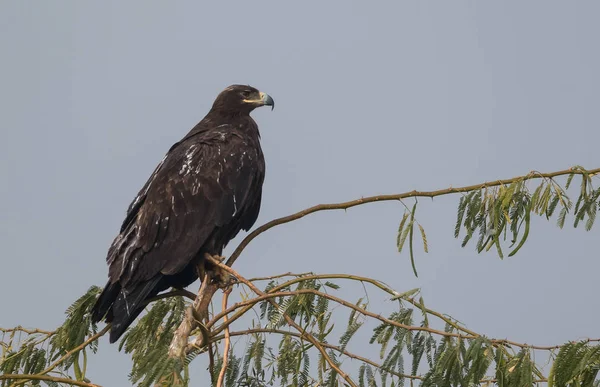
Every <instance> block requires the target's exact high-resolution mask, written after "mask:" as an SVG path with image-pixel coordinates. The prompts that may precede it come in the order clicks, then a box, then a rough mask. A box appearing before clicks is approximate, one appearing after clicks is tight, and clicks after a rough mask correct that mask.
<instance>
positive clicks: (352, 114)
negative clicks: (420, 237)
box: [0, 0, 600, 386]
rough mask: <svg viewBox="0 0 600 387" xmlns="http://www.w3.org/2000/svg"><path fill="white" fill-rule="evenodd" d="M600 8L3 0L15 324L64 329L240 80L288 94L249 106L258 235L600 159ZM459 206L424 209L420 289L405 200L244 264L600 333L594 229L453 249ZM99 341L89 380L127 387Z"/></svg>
mask: <svg viewBox="0 0 600 387" xmlns="http://www.w3.org/2000/svg"><path fill="white" fill-rule="evenodd" d="M599 17H600V3H598V2H595V1H578V2H562V1H547V0H544V1H542V0H540V1H528V2H522V1H503V2H477V1H452V2H450V1H438V2H430V1H418V2H417V1H411V2H409V1H385V2H384V1H381V2H364V1H362V2H358V1H330V2H322V1H319V2H316V1H302V2H281V1H264V2H248V1H243V2H242V1H238V2H212V3H211V4H208V3H204V2H192V1H188V2H184V1H181V2H162V1H130V2H120V1H107V2H77V1H57V2H41V1H40V2H27V1H3V2H1V3H0V52H1V54H0V55H1V61H0V135H1V137H0V138H1V140H0V256H1V259H2V265H1V273H2V281H0V297H1V306H2V307H1V313H0V326H2V327H10V326H14V325H17V324H22V325H24V326H27V327H39V328H45V329H53V328H54V327H56V326H57V325H59V324H60V323H62V321H63V318H64V314H63V311H64V310H65V309H66V307H67V306H68V305H69V304H70V303H71V302H72V301H73V300H75V299H76V298H78V297H79V296H80V295H81V294H82V293H83V292H85V291H86V290H87V289H88V288H89V287H90V286H91V285H94V284H95V285H102V286H103V285H104V283H105V281H106V278H107V267H106V264H105V256H106V251H107V249H108V246H109V244H110V242H111V241H112V239H113V238H114V236H115V235H116V233H117V232H118V229H119V226H120V223H121V221H122V219H123V216H124V213H125V209H126V208H127V206H128V205H129V203H130V201H131V200H132V199H133V197H134V195H135V194H136V193H137V191H138V189H139V188H140V187H141V186H142V185H143V184H144V182H145V181H146V179H147V178H148V177H149V175H150V173H151V172H152V171H153V169H154V167H155V166H156V164H157V163H158V162H159V160H160V159H161V158H162V157H163V155H164V153H165V152H166V151H167V150H168V149H169V147H170V146H171V144H172V143H174V142H176V141H177V140H179V139H180V138H181V137H182V136H183V135H184V134H185V133H187V131H188V130H189V129H190V128H191V127H192V126H193V125H195V124H196V123H197V122H198V121H199V120H200V119H202V117H203V116H204V115H205V114H206V112H207V111H208V109H209V108H210V106H211V104H212V102H213V100H214V98H215V96H216V95H217V94H218V93H219V92H220V91H221V90H222V89H224V88H225V87H226V86H228V85H230V84H233V83H242V84H250V85H252V86H255V87H257V88H259V89H260V90H262V91H265V92H267V93H269V94H270V95H271V96H273V98H274V99H275V101H276V109H275V110H274V111H273V112H271V111H270V110H268V109H259V110H257V111H256V112H255V113H254V114H253V116H254V117H255V119H256V121H257V122H258V123H259V126H260V128H261V132H262V138H263V140H262V144H263V150H264V153H265V157H266V160H267V177H266V181H265V185H264V194H263V206H262V211H261V214H260V217H259V220H258V222H257V225H259V224H262V223H264V222H266V221H268V220H270V219H272V218H275V217H279V216H283V215H287V214H290V213H292V212H296V211H298V210H301V209H303V208H305V207H308V206H311V205H314V204H318V203H324V202H339V201H345V200H350V199H355V198H359V197H361V196H368V195H374V194H384V193H400V192H405V191H410V190H413V189H420V190H429V189H440V188H446V187H448V186H450V185H453V186H460V185H467V184H474V183H478V182H483V181H486V180H496V179H498V178H508V177H513V176H517V175H521V174H526V173H528V172H529V171H531V170H541V171H553V170H558V169H565V168H568V167H570V166H572V165H576V164H580V165H583V166H584V167H586V168H595V167H599V166H600V160H599V158H598V156H597V154H598V143H599V141H600V134H599V131H598V127H599V124H600V109H598V106H599V96H598V90H599V89H600V87H599V86H600V82H599V79H600V78H599V77H598V69H599V68H600V55H599V51H600V48H599V47H600V46H599V45H598V37H599V36H600V23H598V18H599ZM458 199H459V198H458V197H444V198H438V199H435V200H434V201H430V200H422V201H421V202H420V204H421V205H420V208H419V213H418V219H419V221H420V222H421V224H423V226H424V227H425V228H426V230H427V232H428V237H429V243H430V254H428V255H424V254H422V253H418V257H417V264H418V268H419V273H420V277H419V278H415V277H414V276H413V274H412V271H411V267H410V261H409V258H408V256H407V255H406V254H402V255H399V254H398V253H397V251H396V245H395V238H396V235H395V234H396V230H397V226H398V222H399V220H400V218H401V216H402V212H403V207H402V206H401V205H400V204H399V203H379V204H373V205H369V206H364V207H359V208H355V209H352V210H349V211H347V212H343V211H341V212H336V213H320V214H315V215H313V216H311V217H308V218H305V219H302V220H300V221H297V222H294V223H291V224H288V225H284V226H281V227H278V228H275V229H273V230H271V231H270V232H268V233H266V234H264V235H262V236H261V237H259V238H258V239H256V240H255V241H254V242H253V243H252V244H251V245H250V246H249V247H248V248H247V249H246V251H245V253H244V255H243V256H242V257H241V258H240V259H239V260H238V262H236V265H235V268H236V269H237V270H238V271H239V272H240V273H242V274H244V275H245V276H246V277H252V276H257V275H261V276H262V275H274V274H279V273H283V272H288V271H292V272H304V271H316V272H321V273H327V272H343V273H354V274H361V275H365V276H370V277H374V278H376V279H379V280H382V281H385V282H386V283H388V284H389V285H391V286H392V287H394V288H395V289H396V290H398V291H405V290H408V289H412V288H415V287H421V288H422V293H423V296H424V298H425V301H426V303H427V304H428V306H429V307H432V308H434V309H436V310H438V311H441V312H445V313H449V314H451V315H452V316H453V317H455V318H457V319H459V320H461V321H462V322H464V323H465V324H467V326H468V327H469V328H471V329H473V330H475V331H477V332H480V333H484V334H487V335H489V336H491V337H495V338H510V339H512V340H516V341H521V342H528V343H534V344H540V345H550V344H559V343H562V342H565V341H567V340H571V339H578V338H583V337H598V336H600V331H599V330H598V324H597V321H598V319H599V318H600V314H599V312H598V308H597V307H596V306H597V296H596V295H597V292H598V284H597V278H598V270H599V269H600V263H599V261H598V259H597V246H598V231H599V227H600V226H598V225H596V227H595V228H594V229H592V231H590V232H585V231H584V230H583V229H576V230H574V229H573V228H572V227H566V228H565V229H564V230H559V229H558V228H557V227H556V226H555V224H554V222H551V223H549V222H545V221H542V220H539V221H538V220H536V221H535V222H534V224H533V227H532V231H531V233H530V239H529V242H528V243H527V244H526V245H525V246H524V247H523V249H522V250H521V251H520V252H519V253H518V254H517V255H516V256H514V257H512V258H507V259H505V260H504V261H500V260H499V259H498V257H497V255H496V253H495V251H493V249H492V250H491V251H490V252H489V253H484V254H481V255H477V254H476V253H475V249H474V246H473V245H469V246H468V247H467V248H464V249H463V248H460V240H455V239H454V238H453V236H452V234H453V227H454V221H455V213H456V206H457V203H458ZM411 203H412V202H410V201H409V202H408V204H411ZM571 224H572V222H571V219H570V220H569V225H571ZM242 236H243V235H242ZM236 241H239V238H238V239H237V240H236ZM236 241H234V242H232V243H231V244H230V246H229V247H228V250H227V253H230V252H231V251H232V248H233V247H235V245H236ZM191 290H194V291H195V290H196V287H195V286H194V287H193V288H191ZM348 298H350V299H351V300H354V299H356V298H357V297H356V298H355V295H354V294H348ZM381 305H382V306H381V308H383V307H384V306H386V307H388V306H389V302H387V303H385V302H383V301H382V304H381ZM371 307H372V309H373V310H375V311H377V310H378V308H379V306H378V304H377V303H376V302H375V301H373V304H372V305H371ZM346 317H347V314H346V313H345V312H344V315H343V316H342V319H343V320H342V321H345V320H346ZM102 342H103V343H102V345H101V347H100V353H99V355H98V356H97V357H94V358H93V360H92V363H91V365H90V367H91V370H90V371H89V375H90V377H91V379H92V380H93V381H94V382H96V383H99V384H102V385H105V386H125V385H128V382H127V373H128V370H129V369H130V360H129V358H128V356H126V355H123V354H119V353H118V352H117V351H116V346H109V345H108V344H107V343H108V339H107V338H103V339H102ZM354 348H355V349H356V348H360V346H355V347H354ZM199 364H200V363H199ZM199 367H200V365H199ZM198 374H199V375H202V374H203V371H198ZM200 382H201V381H200V380H197V383H200Z"/></svg>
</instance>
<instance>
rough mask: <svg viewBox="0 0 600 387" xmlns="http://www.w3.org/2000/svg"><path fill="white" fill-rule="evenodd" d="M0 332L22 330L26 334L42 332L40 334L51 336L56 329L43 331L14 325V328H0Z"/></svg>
mask: <svg viewBox="0 0 600 387" xmlns="http://www.w3.org/2000/svg"><path fill="white" fill-rule="evenodd" d="M0 332H2V333H16V332H23V333H27V334H28V335H33V334H36V333H39V334H42V335H48V336H52V335H53V334H55V333H56V331H44V330H42V329H37V328H35V329H27V328H23V327H22V326H20V325H19V326H16V327H14V328H0Z"/></svg>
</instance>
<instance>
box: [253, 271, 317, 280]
mask: <svg viewBox="0 0 600 387" xmlns="http://www.w3.org/2000/svg"><path fill="white" fill-rule="evenodd" d="M311 274H313V272H311V271H308V272H306V273H298V274H296V273H292V272H287V273H283V274H277V275H273V276H270V277H254V278H249V279H248V281H250V282H256V281H268V280H274V279H278V278H283V277H304V276H307V275H311Z"/></svg>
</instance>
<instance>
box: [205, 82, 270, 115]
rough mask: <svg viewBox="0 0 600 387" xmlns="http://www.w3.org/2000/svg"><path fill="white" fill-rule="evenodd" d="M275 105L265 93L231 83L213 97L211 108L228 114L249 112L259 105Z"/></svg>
mask: <svg viewBox="0 0 600 387" xmlns="http://www.w3.org/2000/svg"><path fill="white" fill-rule="evenodd" d="M265 105H266V106H271V110H273V108H274V107H275V101H273V98H271V96H269V95H268V94H267V93H263V92H261V91H258V90H257V89H255V88H254V87H252V86H244V85H231V86H229V87H228V88H226V89H225V90H223V91H222V92H221V93H220V94H219V95H218V96H217V99H215V102H214V104H213V107H212V109H213V110H215V109H218V110H220V111H222V112H223V113H228V114H234V115H237V114H250V112H251V111H252V110H254V109H256V108H257V107H260V106H265Z"/></svg>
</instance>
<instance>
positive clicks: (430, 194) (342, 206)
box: [226, 168, 600, 266]
mask: <svg viewBox="0 0 600 387" xmlns="http://www.w3.org/2000/svg"><path fill="white" fill-rule="evenodd" d="M598 173H600V168H596V169H591V170H584V169H579V168H577V169H575V168H569V169H565V170H562V171H557V172H550V173H539V172H535V171H532V172H530V173H529V174H527V175H525V176H517V177H513V178H511V179H504V180H496V181H492V182H486V183H481V184H474V185H468V186H464V187H457V188H453V187H450V188H446V189H441V190H438V191H410V192H405V193H401V194H392V195H377V196H369V197H366V198H361V199H356V200H351V201H348V202H343V203H333V204H319V205H316V206H313V207H310V208H307V209H305V210H302V211H300V212H296V213H295V214H292V215H288V216H284V217H282V218H278V219H274V220H272V221H270V222H267V223H265V224H263V225H262V226H260V227H258V228H257V229H255V230H254V231H252V232H251V233H250V234H248V235H247V236H246V237H245V238H244V240H242V242H241V243H240V244H239V245H238V247H237V248H236V249H235V251H234V252H233V253H232V254H231V256H230V257H229V259H228V260H227V263H226V265H227V266H232V265H233V263H234V262H235V261H236V259H237V258H238V257H239V256H240V254H241V253H242V251H243V250H244V249H245V248H246V246H248V244H249V243H250V242H251V241H252V240H253V239H254V238H256V237H257V236H259V235H260V234H262V233H264V232H265V231H267V230H269V229H271V228H273V227H275V226H279V225H281V224H285V223H289V222H291V221H294V220H297V219H300V218H303V217H305V216H306V215H310V214H312V213H315V212H320V211H331V210H347V209H348V208H351V207H356V206H359V205H361V204H367V203H374V202H384V201H397V200H402V199H406V198H411V197H427V198H434V197H436V196H443V195H449V194H454V193H462V192H469V191H473V190H476V189H481V188H487V187H497V186H500V185H507V184H511V183H514V182H515V181H519V180H523V181H527V180H531V179H543V178H554V177H558V176H564V175H570V174H574V175H584V176H585V175H588V176H589V175H594V174H598Z"/></svg>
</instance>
